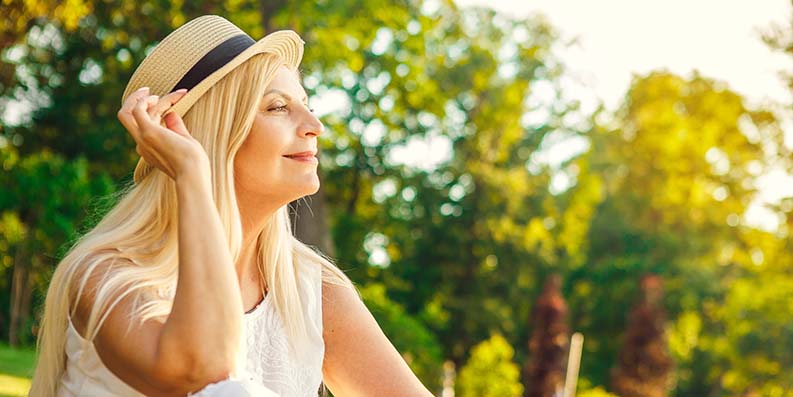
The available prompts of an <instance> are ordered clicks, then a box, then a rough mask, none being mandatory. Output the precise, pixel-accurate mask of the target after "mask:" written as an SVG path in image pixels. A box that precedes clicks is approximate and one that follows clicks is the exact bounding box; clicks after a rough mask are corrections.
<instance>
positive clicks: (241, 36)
mask: <svg viewBox="0 0 793 397" xmlns="http://www.w3.org/2000/svg"><path fill="white" fill-rule="evenodd" d="M303 44H304V42H303V40H302V39H301V38H300V36H298V35H297V33H295V32H293V31H291V30H281V31H277V32H273V33H270V34H269V35H267V36H265V37H264V38H262V39H261V40H259V41H255V40H253V39H252V38H251V37H250V36H248V35H247V34H246V33H245V32H243V31H242V30H241V29H240V28H238V27H237V26H235V25H234V24H233V23H231V22H229V21H228V20H226V19H225V18H223V17H220V16H217V15H204V16H201V17H198V18H195V19H193V20H191V21H190V22H187V23H186V24H184V25H182V26H180V27H179V28H177V29H176V30H174V31H173V32H171V33H170V34H169V35H168V36H166V37H165V38H164V39H163V40H162V41H161V42H160V43H159V44H157V46H156V47H154V49H153V50H152V51H151V53H149V55H147V56H146V58H145V59H144V60H143V62H141V63H140V65H139V66H138V68H137V69H135V72H134V73H133V74H132V77H131V78H130V79H129V83H127V88H126V89H125V90H124V94H123V95H122V96H121V103H124V100H125V99H127V97H128V96H129V95H130V94H132V93H133V92H135V91H136V90H137V89H138V88H141V87H149V92H150V93H151V94H152V95H159V96H163V95H166V94H168V93H170V92H173V91H176V90H178V89H180V88H187V90H188V91H187V94H185V95H184V96H183V97H182V99H180V100H179V102H177V103H176V104H175V105H174V106H173V107H171V108H170V109H169V110H168V111H167V112H166V113H170V112H176V113H177V114H178V115H179V116H184V114H185V113H187V111H188V110H190V107H191V106H193V104H194V103H195V102H196V101H197V100H198V98H200V97H201V96H202V95H204V93H206V92H207V90H209V88H210V87H212V86H213V85H215V84H216V83H217V82H218V81H220V79H221V78H223V76H225V75H227V74H229V72H231V71H232V70H233V69H234V68H236V67H237V66H239V65H241V64H242V63H243V62H245V61H246V60H248V59H249V58H250V57H252V56H253V55H256V54H260V53H272V54H275V55H276V56H278V57H279V58H281V59H282V60H283V61H284V63H285V64H286V65H288V66H291V67H292V68H297V67H298V65H300V61H301V59H302V58H303ZM152 170H153V167H152V166H151V165H149V164H148V163H146V162H145V161H144V160H143V159H142V158H141V159H140V160H139V161H138V165H137V166H136V167H135V174H134V180H135V183H139V182H140V181H141V180H142V179H143V178H144V177H145V176H146V175H148V174H149V173H150V172H151V171H152Z"/></svg>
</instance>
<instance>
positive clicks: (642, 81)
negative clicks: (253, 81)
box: [0, 0, 793, 397]
mask: <svg viewBox="0 0 793 397" xmlns="http://www.w3.org/2000/svg"><path fill="white" fill-rule="evenodd" d="M0 7H2V9H1V12H2V16H0V116H1V118H0V167H2V170H1V171H0V339H2V341H3V342H2V344H0V396H21V395H26V394H27V388H28V387H29V378H30V375H31V373H30V371H31V368H32V366H33V362H34V360H35V353H34V350H33V347H34V345H35V336H34V335H35V331H36V327H37V322H38V319H39V315H40V310H41V305H42V303H43V297H44V293H45V291H46V287H47V283H48V280H49V277H50V275H51V273H52V270H53V268H54V266H55V265H56V264H57V262H58V260H59V258H60V257H61V256H62V255H63V253H64V252H65V250H67V249H68V248H69V246H70V244H71V242H72V241H74V239H75V238H76V237H77V236H78V235H79V234H80V233H81V232H83V231H85V230H87V229H88V228H90V227H91V226H92V225H93V224H95V223H96V222H97V220H98V219H100V218H101V217H102V215H103V214H104V213H105V212H106V211H107V210H108V209H109V208H110V207H111V206H112V205H113V203H114V202H115V201H116V200H117V195H115V192H117V191H119V190H120V189H121V188H122V187H124V186H126V185H128V184H130V183H131V177H132V170H133V167H134V164H135V161H136V160H137V158H136V157H137V156H136V154H135V151H134V145H133V142H132V139H131V138H130V137H129V136H128V135H127V133H126V132H125V130H124V129H123V127H122V126H121V125H120V124H119V123H118V121H117V119H116V112H117V110H118V108H119V107H120V98H121V93H122V92H123V89H124V86H125V84H126V82H127V80H128V79H129V76H130V75H131V74H132V71H133V70H134V68H135V66H136V65H137V64H139V63H140V61H141V60H142V59H143V58H144V56H145V55H146V53H147V51H149V50H151V48H152V47H153V46H154V45H155V44H156V41H157V40H160V39H161V38H163V37H164V36H165V35H166V34H167V33H168V32H170V31H171V30H173V29H174V28H175V27H177V26H179V25H181V24H183V23H184V22H186V21H187V20H190V19H192V18H194V17H196V16H198V15H202V14H209V13H212V14H220V15H223V16H225V17H226V18H228V19H229V20H231V21H233V22H234V23H236V24H237V25H238V26H240V27H241V28H243V30H245V31H247V32H248V33H249V34H250V35H251V36H252V37H254V38H259V37H261V36H262V35H264V34H265V32H270V31H273V30H278V29H293V30H295V31H297V32H299V33H300V34H301V35H302V36H303V38H304V39H305V41H306V43H307V44H306V53H305V58H304V62H303V65H302V71H303V76H304V81H303V83H304V85H305V88H306V90H307V91H308V92H309V94H310V102H311V105H312V107H314V108H315V109H316V111H317V112H318V114H319V115H320V116H321V118H322V120H323V122H324V123H325V124H326V127H327V132H326V133H325V134H324V135H323V137H322V139H321V142H320V145H321V153H322V156H321V164H320V166H321V167H320V172H321V178H322V181H323V187H322V190H321V191H320V192H319V193H318V194H317V195H315V196H312V197H309V198H306V200H300V201H299V202H296V203H294V205H293V207H294V212H295V214H296V216H298V221H297V224H296V229H297V234H298V235H299V237H300V238H301V239H302V240H304V241H306V242H308V243H310V244H313V245H316V246H317V247H319V248H320V249H321V250H323V251H324V252H326V253H328V254H329V255H331V256H333V257H334V258H336V259H337V263H338V265H339V267H340V268H342V269H343V270H344V271H345V272H346V273H347V274H348V275H349V276H350V277H351V278H352V279H353V280H354V281H355V282H356V283H357V284H358V285H359V287H360V289H361V292H362V294H363V296H364V298H365V300H366V303H367V305H368V307H369V308H370V309H371V310H372V312H373V314H374V315H375V317H376V318H377V320H378V322H379V323H380V325H381V326H382V327H383V329H384V331H385V333H386V334H387V335H388V336H389V338H390V339H391V340H392V342H393V343H394V344H395V345H396V347H397V348H398V350H399V351H400V352H401V353H402V354H403V356H404V357H405V359H406V360H407V361H408V363H409V364H410V366H411V368H413V370H414V371H415V372H416V374H417V375H418V376H419V377H420V378H421V380H422V381H423V382H424V383H425V384H426V385H427V386H428V387H429V388H430V389H431V390H432V391H433V392H434V393H435V394H436V395H437V396H443V397H451V396H464V397H468V396H493V397H508V396H536V397H552V396H561V395H562V392H561V388H562V383H563V382H564V379H565V373H566V371H567V362H568V352H569V350H570V337H571V335H572V334H573V333H575V332H580V333H581V334H582V335H583V337H584V343H583V352H582V356H581V363H580V370H579V377H578V394H577V395H578V396H582V397H607V396H612V397H613V396H619V397H661V396H696V397H699V396H702V397H716V396H746V397H750V396H751V397H754V396H780V397H781V396H793V349H791V348H790V346H791V344H793V321H791V317H793V294H791V291H793V250H792V249H791V248H792V247H791V242H792V241H791V236H790V233H791V231H792V230H791V227H792V226H793V178H791V177H790V175H791V171H792V170H791V168H792V167H793V157H791V153H790V152H791V148H793V126H791V120H793V118H791V103H792V101H791V96H790V93H791V90H792V89H793V84H791V83H792V82H793V81H792V80H791V79H792V78H793V65H791V54H793V23H791V22H793V13H791V3H790V2H789V1H786V0H763V1H749V0H744V1H731V2H724V1H716V0H698V1H695V2H694V1H682V0H670V1H663V2H661V1H649V0H643V1H628V0H624V1H621V0H607V1H599V2H591V1H585V0H576V1H573V0H568V1H545V0H542V1H531V2H530V1H525V2H522V3H520V4H517V3H515V2H510V1H501V2H498V1H479V0H464V1H460V2H452V1H448V0H432V1H407V0H405V1H388V0H370V1H363V0H333V1H331V0H322V1H316V2H308V1H291V2H287V1H284V0H270V1H260V2H252V1H246V0H225V1H220V0H218V1H191V2H186V1H182V0H175V1H162V0H157V1H151V0H135V1H131V0H117V1H108V0H106V1H85V0H64V1H60V2H47V1H40V0H24V1H23V0H2V1H0Z"/></svg>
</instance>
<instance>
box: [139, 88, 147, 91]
mask: <svg viewBox="0 0 793 397" xmlns="http://www.w3.org/2000/svg"><path fill="white" fill-rule="evenodd" d="M148 90H149V87H140V88H138V91H148Z"/></svg>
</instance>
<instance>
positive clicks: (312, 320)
mask: <svg viewBox="0 0 793 397" xmlns="http://www.w3.org/2000/svg"><path fill="white" fill-rule="evenodd" d="M300 281H301V288H300V296H301V300H302V301H303V308H304V315H305V316H306V320H307V325H308V331H309V335H310V336H311V339H312V340H313V342H312V344H311V346H307V349H306V350H305V354H303V355H302V356H301V357H297V358H296V357H294V356H293V355H290V354H289V347H288V346H289V345H288V341H287V337H286V333H285V331H284V328H283V322H282V321H281V318H280V316H279V315H278V312H277V311H276V309H275V305H274V302H273V298H272V294H267V295H266V296H265V297H264V299H263V300H262V301H261V302H260V303H259V305H257V306H256V307H255V308H254V309H253V310H251V311H250V312H248V313H246V314H245V316H244V322H245V327H244V330H243V343H242V346H241V349H240V351H241V354H240V363H239V364H238V366H237V367H238V368H241V370H240V371H238V373H237V378H242V379H243V380H245V381H251V382H252V383H256V384H260V385H263V386H264V387H265V388H266V389H269V391H272V392H274V393H275V394H277V395H278V396H282V397H287V396H289V397H292V396H295V397H309V396H310V397H316V396H317V395H318V391H319V387H320V384H321V382H322V360H323V357H324V354H325V344H324V341H323V339H322V280H321V275H320V271H319V269H316V271H312V272H311V274H303V277H301V280H300ZM66 356H67V361H66V371H65V372H64V375H63V377H62V378H61V382H60V387H59V389H58V396H59V397H73V396H81V397H93V396H96V397H99V396H102V397H107V396H120V397H145V396H144V395H143V394H141V393H139V392H138V391H136V390H135V389H133V388H132V387H130V386H129V385H127V384H126V383H124V382H123V381H122V380H121V379H119V378H118V377H116V376H115V375H114V374H113V373H112V372H110V370H109V369H107V367H105V366H104V364H103V363H102V361H101V360H100V359H99V355H98V354H97V352H96V350H95V349H94V346H93V344H91V343H85V340H84V339H83V337H82V336H81V335H80V334H79V333H78V332H77V331H76V330H75V329H74V327H73V326H72V324H71V322H70V323H69V328H68V330H67V337H66ZM208 389H209V388H208ZM257 390H258V389H257ZM214 394H215V393H201V392H199V393H198V394H197V395H199V396H204V395H214ZM268 395H270V394H269V393H268Z"/></svg>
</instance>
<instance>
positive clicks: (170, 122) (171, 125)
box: [165, 112, 190, 137]
mask: <svg viewBox="0 0 793 397" xmlns="http://www.w3.org/2000/svg"><path fill="white" fill-rule="evenodd" d="M165 127H166V128H168V129H169V130H171V131H173V132H175V133H177V134H179V135H183V136H188V137H189V136H190V131H188V130H187V127H185V125H184V120H182V118H181V117H180V116H179V115H178V114H176V113H174V112H171V113H168V114H166V115H165Z"/></svg>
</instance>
